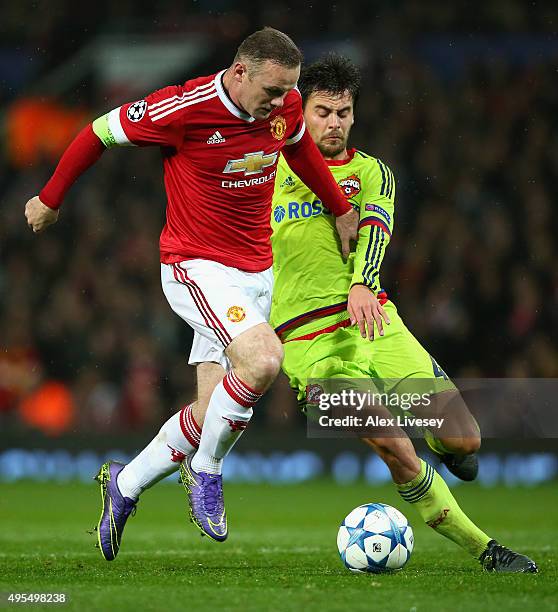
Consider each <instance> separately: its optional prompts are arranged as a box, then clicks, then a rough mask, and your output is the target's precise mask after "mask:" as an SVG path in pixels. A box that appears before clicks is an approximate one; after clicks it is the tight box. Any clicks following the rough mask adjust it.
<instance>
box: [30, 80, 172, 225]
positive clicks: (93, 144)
mask: <svg viewBox="0 0 558 612" xmlns="http://www.w3.org/2000/svg"><path fill="white" fill-rule="evenodd" d="M182 93H183V88H182V87H181V86H178V85H175V86H171V87H165V88H164V89H160V90H158V91H156V92H154V93H152V94H150V95H149V96H147V97H146V98H145V99H144V100H138V101H137V102H127V103H126V104H123V105H122V106H119V107H118V108H115V109H114V110H112V111H110V112H109V113H107V114H106V115H103V116H102V117H99V118H98V119H96V120H95V121H93V123H90V124H89V125H87V126H86V127H85V128H83V130H81V132H80V133H79V134H78V135H77V136H76V137H75V138H74V140H73V141H72V142H71V143H70V145H69V147H68V148H67V149H66V151H65V152H64V154H63V155H62V157H61V159H60V162H59V163H58V166H57V167H56V170H55V171H54V174H53V175H52V177H51V179H50V180H49V181H48V183H47V184H46V185H45V187H44V188H43V189H42V190H41V192H40V193H39V196H38V198H37V200H35V198H32V199H31V200H29V202H28V203H27V205H26V213H25V216H26V217H27V222H28V223H29V225H30V226H31V227H32V228H33V231H34V232H40V231H42V230H43V229H45V228H46V227H48V225H51V224H52V223H54V222H55V221H56V219H57V218H58V214H56V215H54V214H51V213H49V212H48V211H46V210H44V208H43V207H42V206H41V205H43V206H46V207H47V208H50V209H51V210H52V211H54V212H57V210H58V208H60V206H61V205H62V202H63V200H64V196H65V195H66V193H67V191H68V190H69V189H70V187H71V186H72V185H73V183H74V182H75V181H76V180H77V178H78V177H79V176H81V174H83V173H84V172H85V171H86V170H87V169H88V168H89V167H90V166H92V165H93V164H94V163H95V162H96V161H97V160H98V159H99V157H101V155H102V154H103V152H104V151H105V150H106V149H110V148H112V147H114V146H129V145H137V146H150V145H153V146H155V145H156V146H177V144H179V143H180V142H181V140H182V116H181V114H180V113H177V112H175V110H176V109H174V108H173V109H171V110H170V111H169V112H167V113H165V114H164V116H163V117H162V118H161V116H160V115H157V114H156V113H153V116H152V115H151V114H150V112H149V110H148V109H149V104H150V103H154V104H156V103H157V102H158V103H159V105H160V104H161V103H163V102H165V101H167V100H175V99H176V97H177V96H179V95H181V94H182ZM180 108H181V107H180V105H179V106H178V109H180ZM167 115H168V116H167Z"/></svg>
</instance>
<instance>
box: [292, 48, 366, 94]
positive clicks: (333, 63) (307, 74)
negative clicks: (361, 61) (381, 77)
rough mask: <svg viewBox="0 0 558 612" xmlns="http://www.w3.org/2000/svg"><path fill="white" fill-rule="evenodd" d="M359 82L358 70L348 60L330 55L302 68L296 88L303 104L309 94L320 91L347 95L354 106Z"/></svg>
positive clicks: (358, 92)
mask: <svg viewBox="0 0 558 612" xmlns="http://www.w3.org/2000/svg"><path fill="white" fill-rule="evenodd" d="M360 81H361V77H360V70H359V69H358V67H357V66H356V65H355V64H354V63H353V62H352V61H351V60H350V59H348V58H347V57H343V56H342V55H337V54H336V53H330V54H329V55H327V56H326V57H324V58H323V59H321V60H319V61H317V62H314V63H313V64H310V66H307V67H306V68H304V70H303V71H302V74H301V75H300V79H299V81H298V88H299V90H300V93H301V95H302V100H303V104H306V101H307V100H308V98H309V97H310V95H311V94H313V93H315V92H318V91H320V92H324V93H328V94H332V95H334V96H342V95H343V94H345V93H349V95H350V96H351V98H352V99H353V105H355V104H356V102H357V100H358V96H359V94H360Z"/></svg>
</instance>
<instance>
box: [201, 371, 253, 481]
mask: <svg viewBox="0 0 558 612" xmlns="http://www.w3.org/2000/svg"><path fill="white" fill-rule="evenodd" d="M261 396H262V394H261V393H258V392H257V391H254V390H253V389H251V388H250V387H249V386H248V385H247V384H246V383H244V382H243V381H242V380H240V378H239V377H238V376H237V375H236V374H235V373H234V371H231V372H229V373H228V374H227V375H226V376H225V378H223V380H222V381H221V382H220V383H219V384H218V385H217V386H216V387H215V390H214V391H213V394H212V395H211V399H210V401H209V406H208V408H207V413H206V415H205V420H204V424H203V431H202V435H201V440H200V446H199V449H198V452H197V453H196V454H195V456H194V458H193V460H192V468H193V469H194V470H195V471H196V472H207V473H209V474H220V473H221V467H222V463H223V459H224V457H226V455H227V454H228V453H229V451H230V450H231V449H232V447H233V446H234V444H235V443H236V441H237V440H238V438H239V437H240V436H241V434H242V432H243V431H244V430H245V429H246V427H247V426H248V423H249V421H250V418H251V417H252V413H253V410H252V407H253V406H254V405H255V404H256V402H257V401H258V400H259V399H260V397H261Z"/></svg>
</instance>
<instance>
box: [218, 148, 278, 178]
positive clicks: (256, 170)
mask: <svg viewBox="0 0 558 612" xmlns="http://www.w3.org/2000/svg"><path fill="white" fill-rule="evenodd" d="M276 161H277V153H268V154H267V155H264V152H263V151H256V153H245V154H244V158H243V159H229V161H228V162H227V165H226V166H225V169H224V170H223V172H225V173H227V174H229V173H231V172H244V176H248V175H250V174H260V173H261V172H263V170H264V168H269V166H273V165H274V164H275V162H276Z"/></svg>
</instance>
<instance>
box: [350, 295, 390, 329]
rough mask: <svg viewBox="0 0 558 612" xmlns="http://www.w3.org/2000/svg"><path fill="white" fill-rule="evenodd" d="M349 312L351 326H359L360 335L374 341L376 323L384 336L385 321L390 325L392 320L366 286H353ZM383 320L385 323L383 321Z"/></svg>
mask: <svg viewBox="0 0 558 612" xmlns="http://www.w3.org/2000/svg"><path fill="white" fill-rule="evenodd" d="M347 310H348V312H349V315H350V316H351V325H355V324H356V325H358V328H359V329H360V335H361V336H362V337H363V338H366V337H367V333H366V332H367V330H368V338H369V339H370V340H374V323H376V327H377V328H378V333H379V334H380V336H383V335H384V326H383V321H385V322H386V323H387V324H388V325H389V324H390V320H389V317H388V314H387V312H386V311H385V310H384V307H383V306H382V305H381V304H380V301H379V300H378V298H377V297H376V296H375V295H374V294H373V293H372V291H370V289H369V288H368V287H366V285H353V286H352V287H351V290H350V291H349V300H348V303H347ZM382 319H383V321H382Z"/></svg>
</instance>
